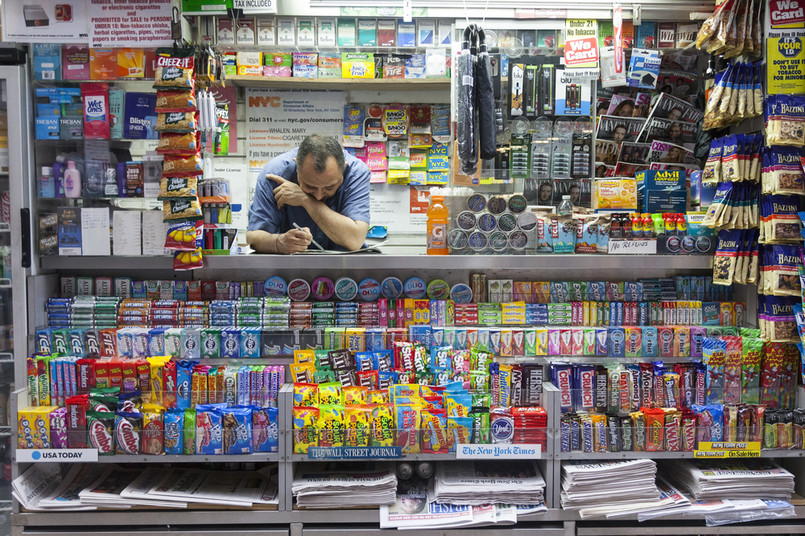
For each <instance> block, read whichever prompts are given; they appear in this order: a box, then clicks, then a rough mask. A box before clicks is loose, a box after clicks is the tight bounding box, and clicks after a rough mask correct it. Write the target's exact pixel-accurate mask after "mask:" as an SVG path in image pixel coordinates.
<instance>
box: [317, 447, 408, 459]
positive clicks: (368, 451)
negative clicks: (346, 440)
mask: <svg viewBox="0 0 805 536" xmlns="http://www.w3.org/2000/svg"><path fill="white" fill-rule="evenodd" d="M307 456H308V458H310V459H311V460H349V459H354V458H376V459H387V458H402V447H310V448H309V449H308V451H307Z"/></svg>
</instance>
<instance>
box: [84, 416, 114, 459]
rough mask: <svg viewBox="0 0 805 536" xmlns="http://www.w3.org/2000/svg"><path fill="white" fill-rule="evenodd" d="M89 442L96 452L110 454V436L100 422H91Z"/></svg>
mask: <svg viewBox="0 0 805 536" xmlns="http://www.w3.org/2000/svg"><path fill="white" fill-rule="evenodd" d="M89 442H90V444H91V445H92V446H93V447H94V448H96V449H98V452H112V434H110V433H109V430H108V429H107V428H106V425H104V424H103V423H102V422H101V421H93V423H92V424H91V425H90V427H89Z"/></svg>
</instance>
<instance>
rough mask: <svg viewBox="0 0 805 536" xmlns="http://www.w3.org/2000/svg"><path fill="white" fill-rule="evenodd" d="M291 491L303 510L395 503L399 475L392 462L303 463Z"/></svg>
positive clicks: (295, 476)
mask: <svg viewBox="0 0 805 536" xmlns="http://www.w3.org/2000/svg"><path fill="white" fill-rule="evenodd" d="M291 491H292V492H293V495H294V497H296V504H297V506H299V507H301V508H345V507H353V506H375V505H382V504H393V503H394V499H395V496H396V492H397V475H396V473H395V470H394V465H393V464H391V463H362V464H360V466H345V465H344V464H303V465H301V466H300V467H299V468H298V469H297V471H296V474H295V475H294V479H293V484H292V485H291Z"/></svg>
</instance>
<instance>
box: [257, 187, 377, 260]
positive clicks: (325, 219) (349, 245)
mask: <svg viewBox="0 0 805 536" xmlns="http://www.w3.org/2000/svg"><path fill="white" fill-rule="evenodd" d="M304 208H305V210H307V213H308V214H310V217H311V218H313V221H315V222H316V225H318V226H319V228H320V229H321V230H322V231H324V234H326V235H327V237H328V238H329V239H330V240H332V241H333V242H335V243H336V244H339V245H340V246H342V247H344V248H346V249H348V250H350V251H355V250H356V249H361V248H362V247H363V243H364V241H365V240H366V233H368V232H369V224H368V223H366V222H365V221H356V220H353V219H352V218H348V217H347V216H344V215H343V214H339V213H338V212H336V211H334V210H332V209H331V208H330V207H328V206H327V205H326V204H325V203H323V202H321V201H318V200H316V198H315V197H313V196H311V195H308V199H307V201H306V202H305V204H304ZM248 238H249V235H248V233H247V234H246V239H247V240H248Z"/></svg>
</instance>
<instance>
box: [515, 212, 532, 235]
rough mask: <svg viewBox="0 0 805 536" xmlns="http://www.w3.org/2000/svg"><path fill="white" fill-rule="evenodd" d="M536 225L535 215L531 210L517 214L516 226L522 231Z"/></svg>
mask: <svg viewBox="0 0 805 536" xmlns="http://www.w3.org/2000/svg"><path fill="white" fill-rule="evenodd" d="M536 226H537V215H536V214H534V213H533V212H523V213H522V214H520V215H519V216H517V227H519V228H520V229H522V230H523V231H530V230H531V229H533V228H534V227H536Z"/></svg>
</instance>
